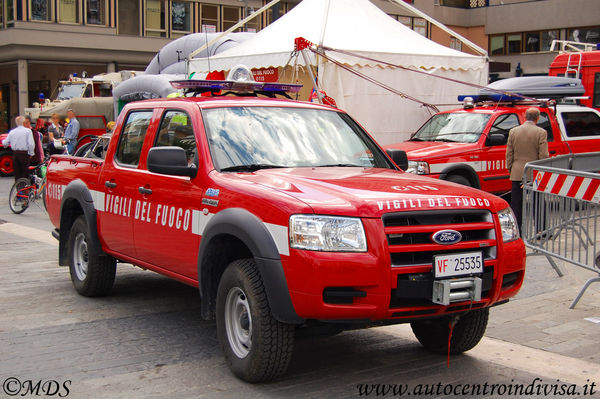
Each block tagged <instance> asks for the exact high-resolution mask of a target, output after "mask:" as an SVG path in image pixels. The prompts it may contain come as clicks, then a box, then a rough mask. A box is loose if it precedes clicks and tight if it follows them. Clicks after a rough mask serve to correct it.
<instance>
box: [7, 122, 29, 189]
mask: <svg viewBox="0 0 600 399" xmlns="http://www.w3.org/2000/svg"><path fill="white" fill-rule="evenodd" d="M24 123H25V117H24V116H17V117H16V118H15V124H16V125H17V127H15V128H14V129H12V130H11V131H10V132H8V136H7V137H6V138H5V139H4V140H3V141H2V145H3V146H4V147H8V146H10V147H11V149H12V152H13V167H14V170H15V181H17V180H19V179H20V178H22V177H28V176H29V159H30V157H32V156H34V155H35V142H34V141H33V134H32V132H31V129H28V128H26V127H25V126H23V125H24Z"/></svg>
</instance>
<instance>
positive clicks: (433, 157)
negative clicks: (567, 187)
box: [386, 77, 600, 194]
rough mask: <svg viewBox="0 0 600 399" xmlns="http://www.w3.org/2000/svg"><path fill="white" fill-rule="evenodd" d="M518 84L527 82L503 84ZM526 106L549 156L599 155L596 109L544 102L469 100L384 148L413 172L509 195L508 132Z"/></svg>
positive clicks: (599, 125) (599, 120) (521, 119)
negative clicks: (403, 157)
mask: <svg viewBox="0 0 600 399" xmlns="http://www.w3.org/2000/svg"><path fill="white" fill-rule="evenodd" d="M520 79H526V80H528V79H530V78H529V77H526V78H512V79H507V80H516V81H517V82H518V81H519V80H520ZM542 81H543V80H542ZM490 86H491V85H490ZM461 97H462V96H461ZM530 107H536V108H538V109H539V111H540V119H539V121H538V126H540V127H542V128H544V129H545V130H546V132H547V135H548V150H549V152H550V156H557V155H564V154H569V153H574V154H579V153H584V152H594V151H600V111H598V110H596V109H593V108H589V107H584V106H579V105H575V104H558V105H549V103H548V102H545V101H538V102H533V101H524V102H523V101H521V102H519V101H502V102H498V101H481V102H478V101H475V102H473V101H470V100H468V99H467V101H465V104H464V107H463V108H462V109H454V110H449V111H442V112H439V113H437V114H435V115H433V116H432V117H431V118H430V119H429V120H428V121H427V122H425V124H424V125H423V126H422V127H421V128H420V129H419V130H417V132H416V133H415V134H413V135H412V137H411V138H410V139H409V140H408V141H405V142H402V143H396V144H390V145H388V146H386V148H388V149H399V150H404V151H406V153H407V155H408V160H409V169H408V171H409V172H411V173H414V174H419V175H427V176H430V177H434V178H439V179H442V180H448V181H451V182H455V183H459V184H463V185H466V186H471V187H476V188H479V189H481V190H484V191H487V192H490V193H494V194H503V193H507V192H509V191H510V190H511V182H510V180H509V175H510V174H509V172H508V170H507V169H506V142H507V139H508V133H509V131H510V129H512V128H513V127H516V126H519V125H520V124H522V123H524V122H525V111H526V110H527V108H530Z"/></svg>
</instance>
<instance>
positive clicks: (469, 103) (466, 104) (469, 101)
mask: <svg viewBox="0 0 600 399" xmlns="http://www.w3.org/2000/svg"><path fill="white" fill-rule="evenodd" d="M463 108H464V109H471V108H475V102H474V101H473V97H465V98H464V100H463Z"/></svg>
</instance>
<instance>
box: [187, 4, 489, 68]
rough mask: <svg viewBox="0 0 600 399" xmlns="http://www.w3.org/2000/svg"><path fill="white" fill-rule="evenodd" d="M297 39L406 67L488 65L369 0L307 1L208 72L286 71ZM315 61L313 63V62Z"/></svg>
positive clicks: (201, 63) (213, 61) (194, 64)
mask: <svg viewBox="0 0 600 399" xmlns="http://www.w3.org/2000/svg"><path fill="white" fill-rule="evenodd" d="M296 37H304V38H305V39H307V40H309V41H311V42H313V43H316V44H320V45H323V46H327V47H331V48H334V49H341V50H347V51H352V52H356V53H359V54H361V55H367V56H371V57H373V58H376V59H381V60H384V61H387V62H391V63H396V64H401V65H403V66H406V67H417V68H424V69H432V68H442V69H463V70H466V69H480V68H482V67H483V65H484V64H485V62H486V60H485V58H484V57H481V56H473V55H469V54H465V53H462V52H460V51H456V50H453V49H450V48H448V47H444V46H442V45H440V44H437V43H435V42H433V41H431V40H429V39H427V38H425V37H423V36H421V35H420V34H418V33H417V32H415V31H413V30H411V29H409V28H407V27H406V26H404V25H403V24H401V23H400V22H398V21H396V20H395V19H393V18H392V17H390V16H389V15H387V14H385V13H384V12H383V11H381V10H380V9H379V8H378V7H377V6H375V5H374V4H372V3H371V2H370V1H368V0H304V1H302V2H301V3H300V4H298V5H297V6H296V7H294V8H293V9H292V10H291V11H290V12H289V13H287V14H285V15H284V16H282V17H281V18H279V19H278V20H277V21H275V22H274V23H272V24H271V25H269V26H268V27H266V28H265V29H263V30H262V31H260V32H258V33H257V34H256V35H255V36H254V37H252V38H251V39H249V40H246V41H245V42H243V43H242V44H240V45H238V46H236V47H233V48H231V49H228V50H226V51H224V52H222V53H220V54H219V55H217V56H215V57H210V67H211V69H212V70H229V69H231V68H232V67H234V66H235V65H237V64H239V63H243V64H244V65H246V66H248V67H249V68H267V67H281V66H285V65H286V63H287V62H288V60H289V58H290V54H291V53H292V51H293V50H294V39H295V38H296ZM330 55H333V56H334V58H335V59H337V60H339V61H341V62H344V63H346V64H348V65H352V66H355V65H357V66H376V65H377V63H374V62H369V61H365V60H363V59H359V58H355V57H351V56H346V55H342V54H339V53H333V54H330ZM299 61H300V63H301V64H302V63H303V62H302V60H301V59H300V60H299ZM314 61H315V60H314V58H312V60H311V63H313V62H314ZM207 71H208V60H207V59H205V58H198V59H192V60H190V61H189V70H188V72H207Z"/></svg>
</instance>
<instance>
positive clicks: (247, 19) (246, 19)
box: [186, 0, 281, 72]
mask: <svg viewBox="0 0 600 399" xmlns="http://www.w3.org/2000/svg"><path fill="white" fill-rule="evenodd" d="M280 1H281V0H272V1H271V2H270V3H269V4H267V5H265V6H263V7H261V8H259V9H258V10H256V11H255V12H253V13H252V14H251V15H249V16H247V17H246V18H244V19H242V20H241V21H239V22H238V23H237V24H235V25H233V26H232V27H231V28H229V29H227V30H226V31H225V32H223V33H221V34H220V35H219V36H217V37H215V38H214V39H212V40H211V41H210V42H208V43H205V44H204V45H203V46H202V47H200V48H199V49H197V50H194V51H192V52H191V53H190V55H188V59H190V58H194V57H195V56H196V55H198V54H200V52H201V51H202V50H204V49H206V48H208V47H210V46H211V45H213V44H214V43H215V42H216V41H217V40H219V39H220V38H222V37H223V36H225V35H227V34H229V33H231V32H233V31H234V30H236V29H237V28H239V27H241V26H243V25H245V24H246V23H248V21H251V20H253V19H254V17H256V16H257V15H260V14H262V13H263V12H264V11H266V10H268V9H269V8H271V7H273V6H274V5H275V4H277V3H279V2H280ZM186 72H187V71H186Z"/></svg>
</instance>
